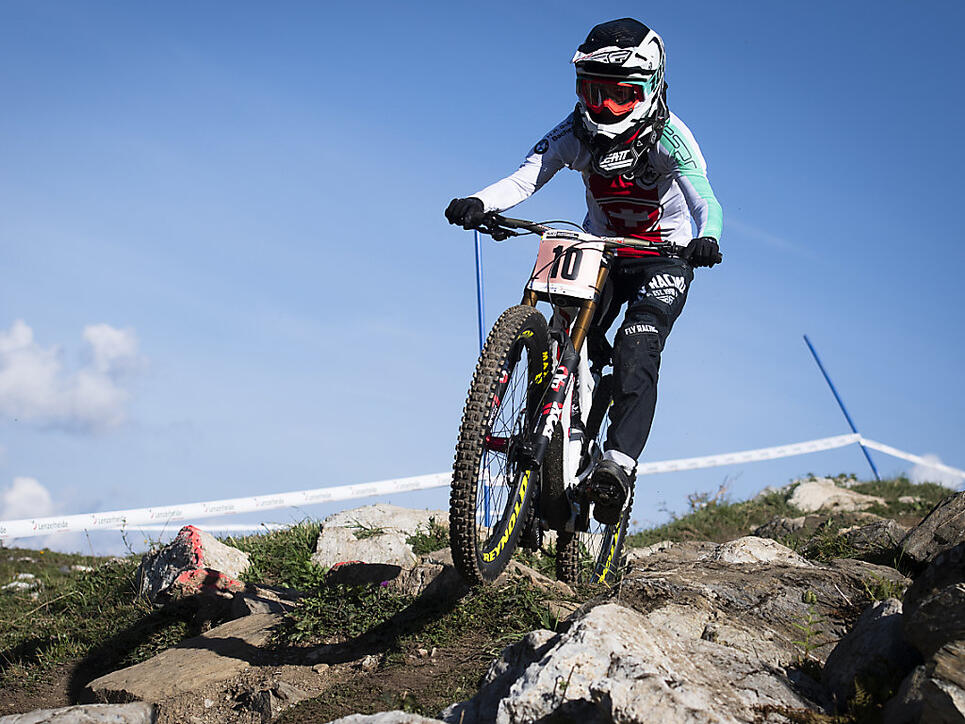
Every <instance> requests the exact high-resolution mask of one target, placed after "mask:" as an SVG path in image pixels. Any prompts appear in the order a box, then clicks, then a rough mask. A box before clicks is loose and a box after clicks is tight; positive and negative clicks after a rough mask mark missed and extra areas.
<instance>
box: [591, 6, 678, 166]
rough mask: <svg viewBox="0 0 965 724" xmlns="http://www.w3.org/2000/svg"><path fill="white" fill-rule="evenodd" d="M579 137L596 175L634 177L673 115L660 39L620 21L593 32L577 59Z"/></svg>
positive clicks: (632, 22)
mask: <svg viewBox="0 0 965 724" xmlns="http://www.w3.org/2000/svg"><path fill="white" fill-rule="evenodd" d="M572 62H573V64H574V65H575V66H576V94H577V96H578V98H579V103H577V105H576V119H575V120H576V124H575V128H576V132H577V135H578V136H579V137H580V139H581V140H582V141H583V142H584V143H585V144H586V145H587V146H588V147H589V149H590V152H591V154H592V156H593V168H594V170H595V171H596V172H597V173H599V174H601V175H603V176H607V177H612V176H616V175H618V174H623V175H632V174H633V172H634V171H635V170H636V168H637V166H638V165H639V164H640V161H641V160H642V157H643V156H644V155H645V153H646V152H647V150H648V149H649V148H650V147H651V146H653V144H654V143H656V142H657V140H658V139H659V138H660V134H661V133H662V132H663V126H664V123H666V121H667V118H668V116H669V111H668V110H667V98H666V84H665V83H664V62H665V55H664V48H663V41H662V40H661V39H660V36H659V35H657V34H656V33H655V32H654V31H652V30H651V29H650V28H648V27H647V26H646V25H644V24H643V23H641V22H639V21H637V20H633V19H632V18H622V19H620V20H611V21H609V22H607V23H601V24H600V25H597V26H596V27H594V28H593V29H592V30H591V31H590V34H589V35H588V36H586V40H585V41H584V42H583V44H582V45H581V46H580V47H579V48H578V49H577V51H576V55H574V56H573V61H572Z"/></svg>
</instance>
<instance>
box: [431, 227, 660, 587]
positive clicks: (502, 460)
mask: <svg viewBox="0 0 965 724" xmlns="http://www.w3.org/2000/svg"><path fill="white" fill-rule="evenodd" d="M550 223H553V222H550ZM564 223H571V222H564ZM573 226H577V225H576V224H573ZM577 228H579V227H577ZM478 229H479V230H480V231H482V232H483V233H486V234H489V235H490V236H492V237H493V238H494V239H495V240H497V241H502V240H504V239H506V238H509V237H511V236H520V235H523V234H527V233H529V234H537V235H539V236H540V244H539V248H538V252H537V256H536V263H535V265H534V267H533V272H532V274H531V275H530V277H529V280H528V281H527V283H526V287H525V291H524V294H523V299H522V302H521V303H520V304H519V305H517V306H514V307H510V308H509V309H507V310H506V311H505V312H503V313H502V315H500V317H499V319H498V320H497V321H496V323H495V324H494V325H493V328H492V330H491V331H490V332H489V336H488V337H487V339H486V343H485V345H484V346H483V350H482V352H481V353H480V355H479V361H478V363H477V364H476V370H475V373H474V375H473V379H472V384H471V385H470V387H469V394H468V397H467V399H466V405H465V408H464V410H463V415H462V423H461V425H460V428H459V438H458V442H457V444H456V456H455V464H454V466H453V476H452V488H451V495H450V507H449V526H450V527H449V531H450V533H449V535H450V546H451V549H452V557H453V561H454V563H455V565H456V568H457V569H458V570H459V572H460V574H461V575H462V576H463V578H465V579H466V580H467V581H468V582H470V583H473V584H484V583H488V582H491V581H493V580H494V579H496V578H497V577H498V576H499V574H500V573H502V572H503V570H504V569H505V568H506V566H507V565H508V563H509V561H510V559H511V558H512V556H513V554H514V552H515V551H516V549H517V547H519V546H522V547H524V548H527V549H530V550H539V549H540V548H541V546H542V543H543V538H544V533H545V532H546V531H555V534H556V542H555V547H556V575H557V578H558V579H559V580H562V581H565V582H569V583H580V582H596V583H612V582H613V581H614V580H615V579H616V578H617V577H618V576H619V573H620V571H621V568H622V560H623V542H624V538H625V536H626V532H627V524H628V522H629V517H630V510H631V507H632V503H633V490H632V487H631V491H630V494H629V496H628V497H629V499H628V500H627V502H626V504H625V506H624V508H623V511H622V514H621V515H620V517H619V520H618V521H617V522H616V523H614V524H612V525H603V524H600V523H598V522H597V521H596V520H595V519H594V518H593V515H592V513H593V510H592V507H593V503H592V502H591V501H590V500H589V496H588V492H587V480H588V478H589V474H590V472H591V471H592V469H593V466H594V464H595V463H596V461H597V460H599V459H600V458H601V457H602V455H603V440H604V439H605V436H606V425H607V412H608V409H609V407H610V403H611V384H610V381H611V375H610V374H604V370H605V366H606V363H601V362H599V361H596V362H591V360H590V359H589V358H588V352H587V335H588V332H589V331H590V327H591V323H592V321H593V315H594V313H595V312H596V309H597V305H598V302H599V300H600V295H601V292H602V290H603V289H604V285H605V283H606V279H607V275H608V273H609V268H610V264H611V261H612V259H613V257H614V254H615V249H616V248H617V247H634V248H637V249H644V250H646V251H649V252H653V253H656V254H657V255H660V256H671V255H674V254H675V252H676V249H677V247H675V246H672V245H671V244H669V243H667V242H651V241H644V240H640V239H628V238H622V237H601V236H594V235H592V234H588V233H585V232H583V231H571V230H569V229H559V228H554V227H550V226H547V225H545V224H539V223H535V222H532V221H524V220H522V219H511V218H508V217H505V216H501V215H499V214H494V213H490V214H487V215H486V217H485V220H484V221H483V222H482V223H481V224H479V225H478ZM540 301H542V302H548V303H549V304H550V305H551V307H552V314H551V316H550V319H549V321H548V322H547V320H546V318H545V317H544V316H543V314H542V313H541V312H540V311H539V310H538V309H537V308H536V304H537V302H540Z"/></svg>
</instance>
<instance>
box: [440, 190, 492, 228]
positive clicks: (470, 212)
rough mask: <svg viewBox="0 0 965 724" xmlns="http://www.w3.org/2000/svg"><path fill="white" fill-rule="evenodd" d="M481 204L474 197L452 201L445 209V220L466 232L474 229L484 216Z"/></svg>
mask: <svg viewBox="0 0 965 724" xmlns="http://www.w3.org/2000/svg"><path fill="white" fill-rule="evenodd" d="M484 208H485V207H484V206H483V202H482V201H480V200H479V199H477V198H476V197H475V196H470V197H469V198H468V199H453V200H452V201H450V202H449V206H447V207H446V218H447V219H449V223H450V224H455V225H456V226H461V227H462V228H463V229H466V230H467V231H468V230H469V229H475V228H476V227H477V226H478V225H479V223H480V222H481V221H482V220H483V217H484V216H485V214H484V212H483V209H484Z"/></svg>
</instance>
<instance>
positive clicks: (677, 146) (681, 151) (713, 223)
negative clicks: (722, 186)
mask: <svg viewBox="0 0 965 724" xmlns="http://www.w3.org/2000/svg"><path fill="white" fill-rule="evenodd" d="M660 145H661V146H662V147H663V149H664V151H665V152H666V153H667V154H668V163H669V164H670V168H669V172H670V175H671V176H672V177H673V179H674V180H675V181H676V182H677V184H678V185H679V186H680V190H681V191H682V192H683V194H684V198H685V199H686V200H687V207H688V208H689V209H690V214H691V216H693V218H694V222H695V223H696V225H697V236H710V237H712V238H714V239H717V240H718V241H719V240H720V233H721V230H722V228H723V222H724V214H723V210H722V209H721V207H720V203H719V202H718V201H717V197H716V196H714V190H713V189H712V188H711V187H710V181H708V180H707V164H706V163H705V162H704V157H703V156H702V155H701V153H700V148H699V147H698V146H697V141H696V139H695V138H694V137H693V134H691V132H690V129H689V128H687V127H686V126H685V125H684V124H683V123H681V122H680V120H679V119H678V118H676V117H675V116H671V118H670V120H669V121H667V125H666V126H664V129H663V135H662V136H661V137H660Z"/></svg>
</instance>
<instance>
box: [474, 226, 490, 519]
mask: <svg viewBox="0 0 965 724" xmlns="http://www.w3.org/2000/svg"><path fill="white" fill-rule="evenodd" d="M473 234H474V236H475V238H476V320H477V321H478V326H479V353H480V354H482V350H483V345H485V344H486V298H485V294H484V293H483V269H482V245H481V244H480V243H479V231H474V232H473ZM489 487H490V486H489V483H487V484H486V485H485V486H484V487H483V520H484V522H485V525H486V527H487V528H488V527H489V525H490V516H489V497H490V495H491V492H490V490H489Z"/></svg>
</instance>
